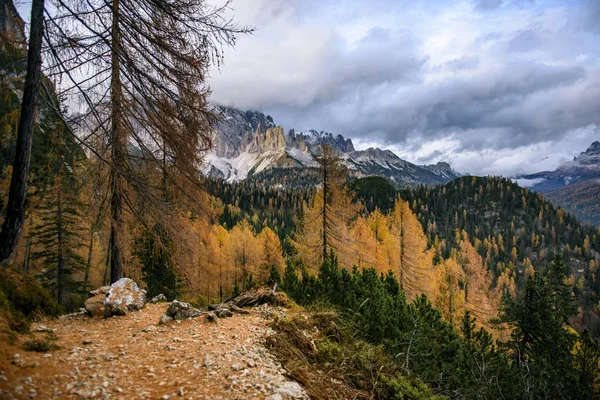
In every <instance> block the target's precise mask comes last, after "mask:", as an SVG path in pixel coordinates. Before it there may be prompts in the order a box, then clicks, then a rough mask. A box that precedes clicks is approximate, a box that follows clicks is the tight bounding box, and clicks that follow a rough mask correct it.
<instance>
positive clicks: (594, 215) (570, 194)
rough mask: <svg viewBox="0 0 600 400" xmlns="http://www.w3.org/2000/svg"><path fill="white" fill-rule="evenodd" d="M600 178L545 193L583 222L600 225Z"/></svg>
mask: <svg viewBox="0 0 600 400" xmlns="http://www.w3.org/2000/svg"><path fill="white" fill-rule="evenodd" d="M599 194H600V178H593V179H589V180H587V181H583V182H578V183H573V184H571V185H569V186H565V187H563V188H560V189H554V190H550V191H549V192H547V193H545V194H544V195H545V196H546V198H548V199H550V200H552V202H553V203H554V204H557V205H560V206H562V207H564V208H565V209H567V210H569V211H570V212H572V213H573V214H575V215H576V216H577V218H579V220H580V221H582V222H587V223H590V224H592V225H594V226H596V227H600V195H599Z"/></svg>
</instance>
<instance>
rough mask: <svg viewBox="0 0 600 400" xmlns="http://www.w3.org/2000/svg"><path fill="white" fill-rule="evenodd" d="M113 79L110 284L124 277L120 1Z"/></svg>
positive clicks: (114, 35) (115, 14) (116, 15)
mask: <svg viewBox="0 0 600 400" xmlns="http://www.w3.org/2000/svg"><path fill="white" fill-rule="evenodd" d="M112 7H113V10H112V46H111V62H112V79H111V105H112V110H111V112H112V131H111V145H112V146H111V151H112V164H113V165H112V173H111V175H112V179H111V201H110V211H111V226H110V250H111V263H110V283H111V284H112V283H114V282H116V281H118V280H119V279H121V278H122V277H123V255H122V254H121V246H122V237H121V235H122V234H123V189H124V188H123V177H122V175H121V174H123V172H124V170H125V168H124V167H125V152H126V150H127V149H126V143H125V140H124V138H123V137H122V136H123V129H122V118H123V114H122V110H121V107H122V101H123V87H122V83H121V61H120V59H119V53H120V49H121V38H120V29H119V0H113V2H112Z"/></svg>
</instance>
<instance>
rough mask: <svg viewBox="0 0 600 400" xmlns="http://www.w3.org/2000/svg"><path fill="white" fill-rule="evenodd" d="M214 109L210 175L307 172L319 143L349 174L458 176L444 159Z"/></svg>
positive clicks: (417, 179)
mask: <svg viewBox="0 0 600 400" xmlns="http://www.w3.org/2000/svg"><path fill="white" fill-rule="evenodd" d="M217 111H218V112H219V113H220V115H221V117H222V120H221V122H219V123H218V124H217V125H216V126H215V129H214V143H215V149H214V150H213V151H211V152H209V153H208V154H206V157H205V165H204V168H203V172H204V173H205V174H207V175H210V176H213V177H217V178H223V179H227V180H229V181H238V180H243V179H246V178H248V177H252V176H256V175H258V174H261V173H267V171H270V170H281V169H283V170H285V169H287V168H297V169H300V170H301V171H305V172H307V173H308V172H310V170H311V169H312V168H315V167H317V166H318V163H317V157H318V155H319V152H320V148H321V145H323V144H325V145H328V146H330V147H331V148H333V149H334V150H335V151H337V153H338V154H339V156H340V159H341V163H342V164H344V165H345V166H346V167H347V168H348V170H349V172H350V175H353V176H358V177H361V176H384V177H386V178H388V179H389V180H390V181H391V182H392V183H394V184H396V185H399V186H401V185H404V184H417V183H423V184H428V185H432V184H437V183H446V182H448V181H450V180H452V179H454V178H456V177H458V176H459V175H458V174H457V173H456V172H454V171H453V170H452V168H451V167H450V165H449V164H447V163H438V164H435V165H428V166H421V165H416V164H412V163H410V162H408V161H405V160H402V159H401V158H399V157H398V156H397V155H396V154H394V153H393V152H391V151H389V150H381V149H378V148H376V149H367V150H360V151H357V150H356V149H355V148H354V145H353V143H352V140H350V139H345V138H344V137H343V136H342V135H334V134H332V133H329V132H325V131H316V130H312V129H311V130H308V131H306V132H296V131H295V130H294V129H290V130H289V131H288V133H287V134H285V133H284V130H283V128H282V127H281V126H276V125H275V123H274V122H273V118H271V117H270V116H268V115H267V116H265V115H264V114H263V113H260V112H256V111H246V112H244V111H240V110H236V109H234V108H228V107H221V106H219V107H217ZM263 176H264V174H263ZM291 184H292V185H293V183H291Z"/></svg>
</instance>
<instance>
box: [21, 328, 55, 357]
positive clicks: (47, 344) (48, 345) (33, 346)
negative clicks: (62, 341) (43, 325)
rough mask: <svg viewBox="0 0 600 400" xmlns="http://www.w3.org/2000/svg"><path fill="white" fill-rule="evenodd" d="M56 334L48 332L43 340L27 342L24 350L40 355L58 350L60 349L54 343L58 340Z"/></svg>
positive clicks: (33, 339)
mask: <svg viewBox="0 0 600 400" xmlns="http://www.w3.org/2000/svg"><path fill="white" fill-rule="evenodd" d="M57 339H58V338H57V336H56V333H54V332H48V333H47V334H46V335H45V336H44V337H43V338H34V337H32V338H30V339H27V340H26V341H25V343H24V344H23V348H24V349H25V350H26V351H36V352H38V353H47V352H49V351H53V350H57V349H59V347H58V346H57V345H56V344H54V343H52V342H54V341H55V340H57Z"/></svg>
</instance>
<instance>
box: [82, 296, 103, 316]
mask: <svg viewBox="0 0 600 400" xmlns="http://www.w3.org/2000/svg"><path fill="white" fill-rule="evenodd" d="M104 300H106V294H103V293H100V294H97V295H95V296H93V297H90V298H89V299H87V300H86V301H85V310H86V311H87V313H88V314H89V315H90V316H92V317H104Z"/></svg>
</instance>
